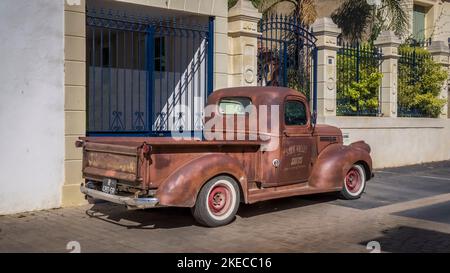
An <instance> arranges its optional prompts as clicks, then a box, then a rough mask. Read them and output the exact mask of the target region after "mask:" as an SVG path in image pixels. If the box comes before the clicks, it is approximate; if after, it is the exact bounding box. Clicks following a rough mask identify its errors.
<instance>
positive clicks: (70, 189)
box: [62, 0, 86, 206]
mask: <svg viewBox="0 0 450 273" xmlns="http://www.w3.org/2000/svg"><path fill="white" fill-rule="evenodd" d="M85 13H86V1H85V0H67V1H65V5H64V26H65V31H64V53H65V58H64V72H65V79H64V83H65V88H64V89H65V90H64V94H65V105H64V113H65V157H64V170H65V181H64V186H63V189H62V205H63V206H75V205H80V204H85V203H86V201H85V200H84V195H83V194H81V192H80V184H81V183H82V182H83V181H84V180H83V177H82V171H81V169H82V166H81V165H82V150H81V149H77V148H76V147H75V145H74V143H75V141H76V140H77V139H78V137H80V136H84V135H85V134H86V14H85Z"/></svg>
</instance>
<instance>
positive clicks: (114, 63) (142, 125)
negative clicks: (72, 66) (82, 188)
mask: <svg viewBox="0 0 450 273" xmlns="http://www.w3.org/2000/svg"><path fill="white" fill-rule="evenodd" d="M86 25H87V31H88V35H87V36H88V39H87V51H88V60H89V61H88V96H87V97H88V118H87V129H88V130H87V131H88V132H87V133H88V135H124V134H126V135H133V136H135V135H146V136H147V135H152V136H163V135H167V134H170V132H171V131H178V132H183V133H192V132H194V131H195V130H202V129H203V122H202V120H203V108H204V105H205V102H206V98H207V96H208V94H209V93H210V92H211V91H212V77H213V73H212V69H213V55H212V54H213V52H214V48H213V45H214V44H213V34H214V31H213V28H214V20H213V19H212V18H209V19H208V18H207V17H206V18H202V17H199V18H195V19H194V20H192V19H191V18H190V19H188V18H183V17H178V18H166V19H164V18H158V19H155V18H150V17H146V16H130V15H126V14H125V13H120V12H112V11H108V12H105V11H104V10H101V11H99V12H98V11H96V10H88V12H87V19H86ZM184 106H188V107H189V109H188V108H187V107H184Z"/></svg>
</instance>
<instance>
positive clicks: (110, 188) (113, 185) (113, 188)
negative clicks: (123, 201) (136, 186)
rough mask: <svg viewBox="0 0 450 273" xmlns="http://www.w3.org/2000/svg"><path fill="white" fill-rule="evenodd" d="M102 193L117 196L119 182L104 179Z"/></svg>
mask: <svg viewBox="0 0 450 273" xmlns="http://www.w3.org/2000/svg"><path fill="white" fill-rule="evenodd" d="M102 191H103V192H104V193H107V194H112V195H116V194H117V180H114V179H104V180H103V185H102Z"/></svg>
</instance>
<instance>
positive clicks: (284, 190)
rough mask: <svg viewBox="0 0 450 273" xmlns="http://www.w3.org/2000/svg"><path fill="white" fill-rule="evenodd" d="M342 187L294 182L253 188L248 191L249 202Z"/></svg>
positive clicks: (338, 189)
mask: <svg viewBox="0 0 450 273" xmlns="http://www.w3.org/2000/svg"><path fill="white" fill-rule="evenodd" d="M341 190H342V188H341V187H337V188H330V189H319V188H313V187H309V186H308V185H305V184H304V183H302V184H294V185H287V186H279V187H270V188H263V189H252V190H249V192H248V202H247V203H249V204H253V203H256V202H260V201H265V200H270V199H277V198H283V197H290V196H296V195H308V194H315V193H326V192H338V191H341Z"/></svg>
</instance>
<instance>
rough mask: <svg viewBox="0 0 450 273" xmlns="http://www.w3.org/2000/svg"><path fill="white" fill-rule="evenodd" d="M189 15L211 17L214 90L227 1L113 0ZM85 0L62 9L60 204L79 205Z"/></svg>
mask: <svg viewBox="0 0 450 273" xmlns="http://www.w3.org/2000/svg"><path fill="white" fill-rule="evenodd" d="M70 2H76V1H70ZM115 2H123V3H128V4H139V5H145V6H149V7H157V8H163V9H168V10H176V11H183V12H187V13H190V14H193V15H195V14H198V15H207V16H214V17H215V36H214V51H215V52H214V53H215V54H214V56H215V59H214V89H215V90H216V89H219V88H224V87H227V86H228V3H227V1H226V0H115ZM85 5H86V1H85V0H80V5H72V6H71V5H69V4H68V2H67V1H65V8H64V18H65V20H64V25H65V27H64V29H65V31H64V37H65V38H64V45H65V61H64V63H65V88H64V89H65V91H64V94H65V107H64V111H65V156H64V170H65V172H64V173H65V179H64V186H63V194H62V205H63V206H72V205H79V204H83V203H84V202H85V201H84V198H83V196H82V194H81V193H80V191H79V185H80V184H81V183H82V182H83V179H82V176H81V175H82V173H81V164H82V158H81V157H82V154H81V150H80V149H76V148H75V146H74V142H75V141H76V139H77V138H78V137H80V136H84V135H85V132H86V22H85V21H86V14H85Z"/></svg>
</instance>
